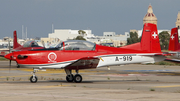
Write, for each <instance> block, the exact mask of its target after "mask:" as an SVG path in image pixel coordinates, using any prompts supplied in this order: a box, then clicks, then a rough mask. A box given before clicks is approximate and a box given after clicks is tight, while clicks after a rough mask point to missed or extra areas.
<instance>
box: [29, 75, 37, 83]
mask: <svg viewBox="0 0 180 101" xmlns="http://www.w3.org/2000/svg"><path fill="white" fill-rule="evenodd" d="M37 80H38V78H37V77H36V76H35V77H34V78H33V76H31V77H30V81H31V83H36V82H37Z"/></svg>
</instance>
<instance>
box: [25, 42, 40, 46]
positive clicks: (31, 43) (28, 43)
mask: <svg viewBox="0 0 180 101" xmlns="http://www.w3.org/2000/svg"><path fill="white" fill-rule="evenodd" d="M38 46H39V45H38V44H37V42H35V41H27V42H26V43H24V45H23V47H38Z"/></svg>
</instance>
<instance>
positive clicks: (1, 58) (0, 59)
mask: <svg viewBox="0 0 180 101" xmlns="http://www.w3.org/2000/svg"><path fill="white" fill-rule="evenodd" d="M0 61H8V59H6V58H4V57H0Z"/></svg>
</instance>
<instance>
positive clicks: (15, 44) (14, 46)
mask: <svg viewBox="0 0 180 101" xmlns="http://www.w3.org/2000/svg"><path fill="white" fill-rule="evenodd" d="M13 37H14V40H13V49H15V48H17V47H19V46H21V45H20V44H19V43H18V42H17V34H16V31H14V33H13Z"/></svg>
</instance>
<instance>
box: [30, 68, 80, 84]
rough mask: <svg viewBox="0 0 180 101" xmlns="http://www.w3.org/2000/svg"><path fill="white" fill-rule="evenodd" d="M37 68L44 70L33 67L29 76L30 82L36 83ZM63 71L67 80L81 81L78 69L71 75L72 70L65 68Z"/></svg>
mask: <svg viewBox="0 0 180 101" xmlns="http://www.w3.org/2000/svg"><path fill="white" fill-rule="evenodd" d="M39 70H41V71H46V70H45V69H34V70H33V72H32V76H31V77H30V82H31V83H36V82H37V81H38V78H37V76H36V75H35V73H36V72H37V71H39ZM65 72H66V74H67V76H66V80H67V82H73V81H74V82H76V83H80V82H81V81H82V76H81V75H80V74H78V70H76V75H73V74H72V70H70V69H65Z"/></svg>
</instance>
